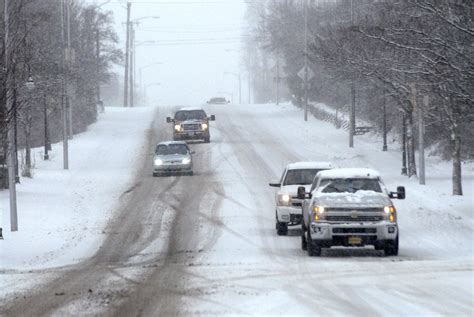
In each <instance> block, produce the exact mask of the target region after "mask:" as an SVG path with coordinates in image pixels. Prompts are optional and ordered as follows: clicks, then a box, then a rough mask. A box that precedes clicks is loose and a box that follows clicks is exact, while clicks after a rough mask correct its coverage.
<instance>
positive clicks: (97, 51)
mask: <svg viewBox="0 0 474 317" xmlns="http://www.w3.org/2000/svg"><path fill="white" fill-rule="evenodd" d="M99 14H100V13H99V12H97V15H99ZM96 28H97V30H96V33H95V49H96V51H95V58H96V60H97V66H98V67H100V27H99V17H97V25H96ZM96 89H97V97H96V98H97V105H99V104H100V102H101V95H100V79H99V80H97V88H96ZM97 110H98V109H97ZM101 110H102V109H101Z"/></svg>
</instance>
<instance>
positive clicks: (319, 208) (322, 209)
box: [313, 206, 325, 214]
mask: <svg viewBox="0 0 474 317" xmlns="http://www.w3.org/2000/svg"><path fill="white" fill-rule="evenodd" d="M313 210H314V212H317V213H319V214H323V213H324V211H325V209H324V206H315V207H314V209H313Z"/></svg>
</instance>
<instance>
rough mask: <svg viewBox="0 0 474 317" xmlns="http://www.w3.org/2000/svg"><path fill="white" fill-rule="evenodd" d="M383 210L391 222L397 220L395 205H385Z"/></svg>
mask: <svg viewBox="0 0 474 317" xmlns="http://www.w3.org/2000/svg"><path fill="white" fill-rule="evenodd" d="M383 211H384V213H385V217H386V219H388V220H389V221H390V222H395V219H396V217H395V207H393V206H385V207H383Z"/></svg>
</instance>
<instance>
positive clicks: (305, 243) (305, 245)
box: [301, 224, 308, 251]
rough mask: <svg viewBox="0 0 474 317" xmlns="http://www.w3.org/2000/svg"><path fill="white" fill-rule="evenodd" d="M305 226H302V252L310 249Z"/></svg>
mask: <svg viewBox="0 0 474 317" xmlns="http://www.w3.org/2000/svg"><path fill="white" fill-rule="evenodd" d="M305 234H306V233H305V229H304V224H301V250H303V251H306V250H307V249H308V243H307V242H306V237H305Z"/></svg>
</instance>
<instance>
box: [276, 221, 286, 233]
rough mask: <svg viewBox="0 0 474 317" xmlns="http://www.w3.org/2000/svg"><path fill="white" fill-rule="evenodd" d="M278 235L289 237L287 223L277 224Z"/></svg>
mask: <svg viewBox="0 0 474 317" xmlns="http://www.w3.org/2000/svg"><path fill="white" fill-rule="evenodd" d="M277 234H278V235H279V236H286V235H288V224H287V223H286V222H279V221H278V222H277Z"/></svg>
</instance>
